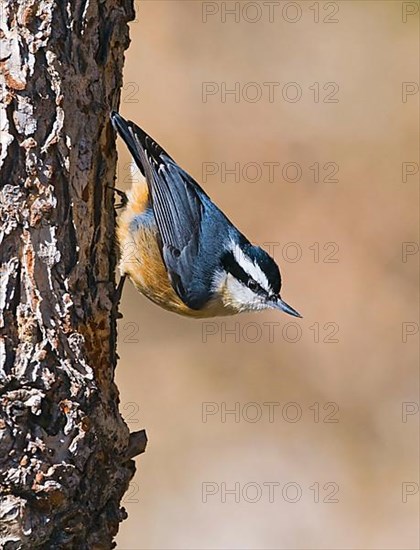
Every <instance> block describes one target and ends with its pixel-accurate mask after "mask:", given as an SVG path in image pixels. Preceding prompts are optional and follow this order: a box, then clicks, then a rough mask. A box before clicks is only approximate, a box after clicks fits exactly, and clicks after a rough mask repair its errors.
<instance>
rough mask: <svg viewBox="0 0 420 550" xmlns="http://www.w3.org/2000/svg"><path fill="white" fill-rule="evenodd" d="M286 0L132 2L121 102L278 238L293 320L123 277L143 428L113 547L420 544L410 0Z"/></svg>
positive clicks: (132, 381) (136, 424)
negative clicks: (213, 305)
mask: <svg viewBox="0 0 420 550" xmlns="http://www.w3.org/2000/svg"><path fill="white" fill-rule="evenodd" d="M277 4H279V5H277ZM292 4H293V5H292ZM292 4H291V3H290V2H279V3H276V2H273V3H269V4H267V3H264V2H237V3H236V4H235V3H234V2H200V1H185V0H182V1H177V0H171V1H146V0H145V1H141V2H136V8H137V20H136V21H135V22H133V23H131V38H132V43H131V46H130V48H129V50H128V52H127V60H126V67H125V87H124V90H123V92H122V103H121V113H122V114H123V115H124V116H125V117H128V118H131V119H133V120H134V121H136V122H137V124H139V125H140V126H142V127H143V128H144V129H145V130H146V131H147V132H149V133H150V134H151V135H152V136H153V137H154V138H155V139H156V140H157V141H158V142H159V143H160V144H161V145H162V146H163V147H164V148H165V149H167V150H168V152H169V153H170V154H171V155H172V156H173V157H174V158H175V159H176V160H177V162H179V164H180V165H181V166H183V167H184V168H185V169H186V170H187V171H188V172H189V173H190V174H191V175H192V176H193V177H195V178H196V179H197V180H198V181H199V182H201V183H202V184H203V186H204V187H205V189H206V191H207V192H208V193H209V195H210V196H211V197H212V198H213V199H214V200H215V202H216V203H217V204H218V205H219V206H220V207H221V208H222V209H223V210H224V211H225V212H226V214H227V215H228V216H229V217H230V218H231V220H232V221H233V222H234V223H235V224H237V225H238V227H239V228H240V229H241V230H242V231H243V232H244V233H245V234H246V235H247V236H248V237H249V238H250V239H252V240H253V241H255V242H257V243H259V244H262V243H266V248H268V247H271V251H273V249H274V255H275V258H276V260H277V261H278V263H279V264H280V267H281V272H282V276H283V290H282V296H283V298H284V299H285V300H286V301H287V302H288V303H290V304H291V305H292V306H293V307H295V308H296V309H297V310H298V311H300V312H301V313H302V314H303V319H302V320H299V319H294V318H292V317H288V316H286V315H285V314H282V313H280V312H276V311H272V312H264V313H259V314H254V315H243V316H237V317H232V318H225V319H216V320H214V321H212V320H210V321H206V322H201V321H194V320H188V319H184V318H181V317H177V316H175V315H173V314H171V313H167V312H165V311H163V310H160V309H159V308H158V307H156V306H155V305H153V304H152V303H150V302H148V301H147V300H146V298H143V297H142V296H141V295H139V294H137V293H136V292H135V291H134V289H133V287H132V285H131V283H128V284H127V286H126V288H125V292H124V297H123V301H122V313H123V315H124V318H123V319H122V320H120V321H119V344H118V352H119V354H120V356H121V360H120V363H119V366H118V370H117V383H118V385H119V388H120V392H121V409H122V410H123V413H124V415H125V418H126V419H127V422H128V423H129V426H130V429H131V430H138V429H140V428H142V427H145V428H146V429H147V433H148V436H149V446H148V448H147V452H146V454H145V455H143V456H141V457H140V458H139V459H137V468H138V469H137V473H136V476H135V478H134V482H133V483H132V485H131V487H130V491H129V493H128V494H127V496H126V498H125V500H124V506H125V507H126V509H127V511H128V514H129V516H128V519H127V520H126V521H125V522H124V523H123V524H122V526H121V529H120V533H119V535H118V539H117V542H118V548H120V549H124V550H128V549H130V550H138V549H160V550H166V549H181V550H183V549H248V548H249V549H264V550H265V549H303V548H305V549H312V548H313V549H341V548H342V549H344V548H346V549H381V550H382V549H395V548H398V549H414V548H418V547H419V529H418V515H419V495H418V492H417V491H418V483H419V469H418V468H419V432H418V428H419V413H418V402H419V366H418V359H419V357H418V346H419V335H418V333H417V334H416V331H417V330H418V299H419V296H418V288H417V283H418V275H419V273H418V261H419V254H418V252H416V251H417V250H418V241H419V237H418V195H419V191H418V182H419V176H418V173H417V174H415V173H414V172H416V169H417V168H416V166H417V167H418V162H419V158H418V147H419V141H418V131H419V93H418V82H419V15H418V13H415V11H416V8H417V7H418V3H415V2H393V1H374V2H356V1H346V2H315V3H314V2H304V1H298V2H294V3H292ZM229 9H230V10H231V9H234V10H236V11H235V12H234V14H233V15H229V14H227V13H226V10H229ZM271 10H272V11H271ZM270 18H271V21H270ZM252 21H254V22H252ZM293 21H294V22H293ZM317 21H319V22H317ZM334 21H335V22H334ZM236 82H237V83H239V97H236V98H235V96H234V95H232V94H230V95H229V94H228V95H226V96H225V97H223V86H225V87H226V88H227V89H233V88H234V87H235V83H236ZM206 83H207V84H206ZM209 83H210V84H209ZM249 83H254V84H249ZM264 83H266V84H264ZM267 83H274V84H270V85H269V84H267ZM288 83H294V84H288ZM316 83H318V84H316ZM403 83H406V84H403ZM407 83H408V84H407ZM410 83H411V84H410ZM237 86H238V85H237ZM416 86H417V87H416ZM203 89H204V92H207V95H206V94H205V97H204V98H203ZM270 90H271V94H272V95H271V97H270V93H269V92H270ZM210 92H211V93H210ZM404 92H405V95H403V94H404ZM296 94H298V96H299V95H300V94H301V96H300V98H297V99H298V100H297V101H293V100H294V99H295V98H296V97H297V96H296ZM258 95H261V97H260V98H259V99H258ZM223 99H225V101H224V102H223ZM255 99H256V100H255ZM118 147H119V186H120V187H121V188H124V189H126V188H128V187H129V185H130V178H131V177H132V176H131V175H130V171H129V156H128V153H127V151H126V149H125V148H124V146H123V145H122V143H121V141H119V143H118ZM206 163H207V164H206ZM223 163H225V164H223ZM235 163H239V168H238V164H237V169H239V171H240V172H242V175H241V177H240V181H238V182H236V181H235V176H234V175H229V174H224V173H223V168H227V169H228V170H229V169H233V168H234V167H235ZM247 163H254V164H251V165H247ZM264 163H265V164H264ZM267 163H276V164H267ZM289 163H294V164H289ZM327 163H330V164H327ZM403 163H408V164H404V165H403ZM285 165H286V168H284V167H285ZM270 166H272V170H273V171H274V173H271V174H270V171H269V167H270ZM404 170H405V174H407V172H408V175H405V174H404ZM210 172H213V175H211V173H210ZM410 172H413V175H410ZM299 176H300V177H299ZM134 177H136V175H135V174H134ZM294 179H296V180H297V181H294V182H293V181H291V180H294ZM223 180H225V181H224V182H223ZM253 180H255V181H253ZM287 180H289V181H287ZM315 180H318V181H315ZM331 180H332V181H331ZM334 180H338V181H334ZM267 243H275V245H273V244H267ZM291 243H292V244H291ZM293 243H294V244H293ZM403 243H409V244H403ZM404 251H405V252H406V254H405V256H403V254H404ZM229 331H231V332H229ZM264 403H265V405H264ZM267 403H272V404H271V405H267ZM235 404H236V405H235ZM235 407H236V411H237V415H236V416H235V414H226V410H227V409H234V410H235ZM235 484H236V485H235ZM225 490H227V491H228V492H227V493H226V491H225ZM232 490H236V491H237V492H236V495H235V494H232V493H229V491H232ZM416 493H417V494H416Z"/></svg>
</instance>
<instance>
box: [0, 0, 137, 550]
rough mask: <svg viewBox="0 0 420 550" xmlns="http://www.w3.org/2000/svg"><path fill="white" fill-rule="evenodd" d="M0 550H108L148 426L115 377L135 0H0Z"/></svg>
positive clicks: (121, 513) (122, 516)
mask: <svg viewBox="0 0 420 550" xmlns="http://www.w3.org/2000/svg"><path fill="white" fill-rule="evenodd" d="M0 3H1V4H0V5H1V13H0V25H1V30H0V49H1V51H0V66H1V81H2V88H1V111H0V125H1V131H2V134H1V151H0V176H1V212H0V214H1V216H0V242H1V256H0V264H1V279H0V481H1V491H0V547H1V548H5V549H7V550H8V549H15V548H22V549H29V548H30V549H31V550H32V549H35V548H43V549H49V548H51V549H52V548H53V549H54V550H56V549H62V548H65V549H67V548H68V549H70V548H71V549H78V550H79V549H93V548H95V549H102V548H104V549H105V548H112V546H113V543H112V539H113V537H114V535H115V534H116V532H117V530H118V525H119V522H120V521H121V520H122V519H124V518H125V515H126V514H125V511H124V509H122V508H120V500H121V497H122V496H123V494H124V492H125V491H126V489H127V487H128V484H129V481H130V479H131V478H132V476H133V474H134V470H135V467H134V462H133V461H132V460H130V458H131V457H133V456H135V455H136V454H139V453H140V452H142V450H144V446H145V439H144V432H138V433H137V434H132V437H130V434H129V432H128V428H127V426H126V424H125V423H124V421H123V419H122V418H121V416H120V413H119V411H118V402H119V399H118V391H117V388H116V386H115V384H114V381H113V379H114V369H115V364H116V351H115V347H116V308H115V305H114V296H115V291H114V287H115V284H114V282H115V281H114V270H115V263H116V258H115V253H114V224H115V216H114V207H113V205H114V198H113V192H112V190H111V189H109V188H108V187H107V186H109V185H112V183H113V178H114V174H115V163H116V152H115V145H114V139H115V136H114V133H113V130H112V128H111V125H110V122H109V112H110V110H111V109H112V108H114V109H115V108H116V107H117V106H118V102H119V94H120V86H121V82H122V66H123V60H124V49H125V48H126V47H127V46H128V43H129V39H128V26H127V22H128V21H129V20H131V19H132V18H133V17H134V12H133V6H132V0H126V1H124V0H121V1H117V0H102V1H101V0H91V1H89V0H69V1H67V2H61V1H58V2H57V1H54V0H20V1H19V2H17V1H16V0H0Z"/></svg>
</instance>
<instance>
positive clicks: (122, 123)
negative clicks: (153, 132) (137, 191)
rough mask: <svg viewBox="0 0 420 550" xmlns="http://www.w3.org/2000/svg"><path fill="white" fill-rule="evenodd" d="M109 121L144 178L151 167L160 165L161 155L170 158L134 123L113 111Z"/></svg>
mask: <svg viewBox="0 0 420 550" xmlns="http://www.w3.org/2000/svg"><path fill="white" fill-rule="evenodd" d="M111 121H112V125H113V126H114V128H115V130H116V131H117V132H118V133H119V135H120V136H121V137H122V139H123V140H124V142H125V143H126V145H127V147H128V149H129V150H130V153H131V154H132V155H133V158H134V160H135V161H136V164H137V166H138V167H139V169H140V171H141V173H142V174H143V176H145V177H146V178H147V176H148V175H149V174H148V172H149V170H150V169H151V167H152V166H154V167H157V166H159V164H161V162H162V160H161V156H162V155H165V156H166V157H168V158H171V157H170V155H168V153H167V152H166V151H165V150H164V149H162V147H161V146H160V145H159V144H158V143H157V142H156V141H155V140H154V139H153V138H152V137H151V136H149V135H148V134H146V132H145V131H144V130H142V129H141V128H139V127H138V126H137V125H136V124H134V122H131V121H130V120H125V119H124V118H123V117H122V116H121V115H119V114H118V113H117V112H115V111H112V113H111Z"/></svg>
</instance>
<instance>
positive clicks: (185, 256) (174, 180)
mask: <svg viewBox="0 0 420 550" xmlns="http://www.w3.org/2000/svg"><path fill="white" fill-rule="evenodd" d="M111 122H112V125H113V127H114V129H115V130H116V132H117V133H118V134H119V136H120V137H121V138H122V139H123V141H124V142H125V144H126V146H127V148H128V150H129V151H130V153H131V155H132V157H133V160H134V162H135V164H136V165H137V167H138V168H139V170H140V172H141V177H140V178H139V179H136V181H134V182H133V185H132V188H131V189H130V190H129V191H128V193H127V194H125V193H123V192H121V191H119V193H120V195H121V196H122V203H121V210H122V211H121V214H120V216H119V217H118V220H117V230H116V237H117V242H118V245H119V252H120V260H119V269H120V273H121V280H120V285H119V288H120V292H121V289H122V285H123V284H124V280H125V278H126V277H127V276H128V277H129V279H130V280H131V281H132V283H133V284H134V286H135V287H136V289H137V290H138V291H140V292H141V293H142V294H143V295H144V296H146V297H147V298H149V299H150V300H151V301H152V302H154V303H155V304H157V305H159V306H161V307H162V308H164V309H166V310H168V311H171V312H174V313H177V314H180V315H183V316H187V317H192V318H196V319H197V318H208V317H216V316H225V315H234V314H237V313H242V312H250V311H260V310H265V309H277V310H282V311H284V312H285V313H288V314H290V315H292V316H294V317H302V316H301V315H300V313H298V312H297V311H296V310H295V309H293V308H292V307H291V306H289V305H288V304H287V303H286V302H284V301H283V300H282V298H281V297H280V289H281V284H282V280H281V275H280V270H279V267H278V266H277V264H276V262H275V261H274V260H273V258H272V257H271V256H270V255H269V254H268V253H267V252H266V251H265V250H263V249H262V248H260V247H259V246H256V245H253V244H252V243H251V242H250V241H249V240H248V239H247V238H246V237H245V236H244V235H243V233H241V232H240V231H239V229H237V228H236V227H235V225H233V223H232V222H231V221H230V220H229V219H228V218H227V217H226V215H225V214H224V213H223V212H222V211H221V210H220V209H219V208H218V207H217V206H216V205H215V204H214V202H213V201H212V200H211V199H210V197H209V196H208V195H207V193H206V192H205V191H204V190H203V189H202V187H201V186H200V185H199V184H198V183H197V182H196V181H195V180H194V179H193V178H192V177H191V176H190V175H189V174H188V173H187V172H186V171H185V170H184V169H183V168H181V167H180V166H179V165H178V164H177V163H176V162H175V160H174V159H173V158H172V157H171V156H170V155H169V154H168V153H167V152H166V151H165V150H164V149H163V148H162V147H161V146H160V145H159V144H158V143H157V142H156V141H155V140H154V139H153V138H152V137H151V136H149V135H148V134H147V133H146V132H145V131H144V130H142V129H141V128H139V127H138V126H137V125H136V124H135V123H134V122H131V121H130V120H125V119H124V118H123V117H122V116H121V115H120V114H118V113H117V112H115V111H112V113H111Z"/></svg>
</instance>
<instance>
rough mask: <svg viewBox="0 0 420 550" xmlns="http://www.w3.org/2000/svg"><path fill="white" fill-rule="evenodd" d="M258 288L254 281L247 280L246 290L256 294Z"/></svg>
mask: <svg viewBox="0 0 420 550" xmlns="http://www.w3.org/2000/svg"><path fill="white" fill-rule="evenodd" d="M258 287H259V285H258V283H257V282H256V281H254V279H248V288H249V289H250V290H252V291H253V292H256V290H257V289H258Z"/></svg>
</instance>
